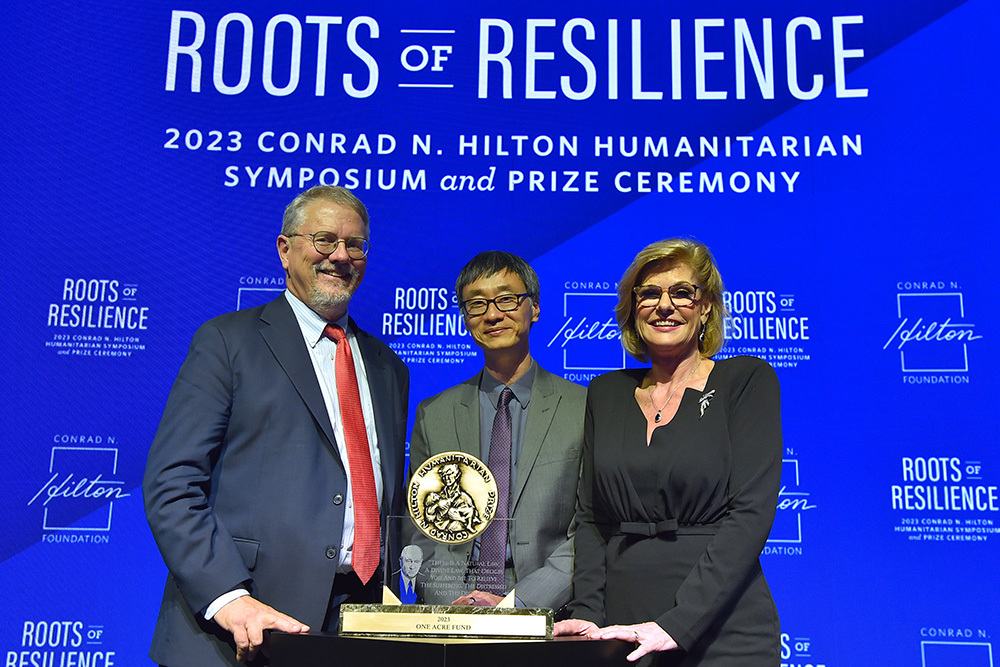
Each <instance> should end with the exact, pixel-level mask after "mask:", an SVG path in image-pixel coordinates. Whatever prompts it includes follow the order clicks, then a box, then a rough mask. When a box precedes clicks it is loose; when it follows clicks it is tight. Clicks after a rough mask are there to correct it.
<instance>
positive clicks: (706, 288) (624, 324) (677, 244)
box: [615, 239, 728, 361]
mask: <svg viewBox="0 0 1000 667" xmlns="http://www.w3.org/2000/svg"><path fill="white" fill-rule="evenodd" d="M659 262H664V263H673V264H684V265H686V266H688V267H690V268H691V271H692V272H693V273H694V275H695V279H696V280H697V281H698V286H699V287H701V290H702V299H706V300H707V301H708V302H709V303H711V304H712V310H711V311H710V312H709V314H708V321H706V322H705V329H704V338H702V339H701V340H699V342H698V351H699V352H700V353H701V355H702V356H703V357H711V356H712V355H714V354H715V353H717V352H718V351H719V350H720V349H722V345H723V344H724V343H725V342H726V337H725V328H724V322H725V319H726V316H727V315H728V313H727V312H726V306H725V304H724V303H723V301H722V293H723V290H724V288H723V286H722V276H721V275H720V274H719V269H718V268H716V266H715V259H714V258H713V257H712V253H711V252H710V251H709V249H708V246H706V245H705V244H704V243H699V242H698V241H694V240H692V239H666V240H664V241H657V242H656V243H651V244H649V245H648V246H646V247H645V248H643V249H642V250H640V251H639V254H638V255H636V256H635V259H633V260H632V263H631V264H630V265H629V267H628V268H627V269H625V275H623V276H622V279H621V281H619V283H618V305H616V306H615V319H616V320H617V321H618V330H619V331H621V335H622V347H624V348H625V351H626V352H628V353H629V354H631V355H632V356H633V357H635V358H636V359H638V360H639V361H649V351H648V350H647V348H646V343H645V342H644V341H643V340H642V338H641V337H640V336H639V333H638V331H636V328H635V297H634V295H633V293H632V288H633V287H635V286H636V284H637V282H638V280H639V276H641V275H642V273H643V272H644V271H645V270H646V269H647V268H648V267H649V266H650V265H651V264H656V263H659Z"/></svg>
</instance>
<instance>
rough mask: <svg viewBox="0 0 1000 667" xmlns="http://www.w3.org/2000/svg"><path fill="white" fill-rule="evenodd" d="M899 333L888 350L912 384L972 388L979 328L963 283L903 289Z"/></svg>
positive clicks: (906, 285) (905, 284) (906, 284)
mask: <svg viewBox="0 0 1000 667" xmlns="http://www.w3.org/2000/svg"><path fill="white" fill-rule="evenodd" d="M897 289H899V290H900V291H899V292H897V293H896V317H897V318H898V321H897V322H896V323H895V325H894V330H893V332H892V333H891V335H890V336H889V337H888V339H887V340H886V342H885V344H884V345H883V346H882V349H883V350H887V351H889V352H894V353H896V354H898V355H899V368H900V371H902V373H903V382H904V383H906V384H966V383H968V382H969V377H968V372H969V351H970V348H972V347H974V346H975V344H976V341H978V340H981V339H982V335H980V334H977V333H976V330H975V327H976V325H975V323H974V322H971V321H969V318H968V315H967V313H966V302H965V296H964V294H963V293H962V291H961V290H960V289H959V288H958V283H955V282H951V283H948V284H946V283H944V282H942V281H938V282H919V283H911V282H901V283H897Z"/></svg>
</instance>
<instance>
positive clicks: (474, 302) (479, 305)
mask: <svg viewBox="0 0 1000 667" xmlns="http://www.w3.org/2000/svg"><path fill="white" fill-rule="evenodd" d="M526 296H528V292H525V293H524V294H501V295H500V296H498V297H496V298H493V299H483V298H480V297H476V298H475V299H469V300H467V301H463V302H462V309H463V310H465V314H466V315H471V316H473V317H475V316H477V315H483V314H485V313H486V311H487V310H489V309H490V304H491V303H492V304H493V305H494V306H496V307H497V310H499V311H500V312H502V313H509V312H510V311H512V310H517V309H518V308H519V307H520V306H521V301H523V300H524V297H526Z"/></svg>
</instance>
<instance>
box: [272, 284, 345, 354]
mask: <svg viewBox="0 0 1000 667" xmlns="http://www.w3.org/2000/svg"><path fill="white" fill-rule="evenodd" d="M285 299H287V300H288V305H290V306H291V307H292V312H293V313H295V319H296V320H297V321H298V323H299V328H300V329H302V336H303V337H304V338H305V340H306V345H308V346H309V347H310V348H314V347H316V345H317V344H319V342H320V341H321V340H323V329H325V328H326V325H327V321H326V320H324V319H323V318H322V317H320V316H319V314H318V313H317V312H316V311H315V310H313V309H312V308H310V307H309V306H307V305H306V304H305V303H304V302H303V301H302V300H301V299H299V298H298V297H297V296H295V295H294V294H292V293H291V292H289V291H288V290H287V289H286V290H285ZM332 324H336V325H337V326H339V327H340V328H341V329H343V330H344V331H346V332H349V322H348V317H347V313H344V316H343V317H341V318H340V319H339V320H336V321H335V322H332Z"/></svg>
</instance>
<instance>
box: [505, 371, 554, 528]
mask: <svg viewBox="0 0 1000 667" xmlns="http://www.w3.org/2000/svg"><path fill="white" fill-rule="evenodd" d="M559 400H560V396H559V394H557V393H555V387H554V385H553V383H552V375H551V374H550V373H548V372H547V371H546V370H545V369H543V368H542V367H541V366H538V368H537V370H536V371H535V381H534V383H533V384H532V386H531V402H530V403H528V422H527V424H526V425H525V427H524V437H523V438H522V440H521V453H520V455H519V456H518V458H517V480H516V482H515V484H514V496H513V497H512V498H511V499H510V512H511V516H514V514H515V513H516V512H517V503H518V501H519V500H520V499H521V492H522V491H524V485H525V484H526V483H527V481H528V476H529V475H530V474H531V469H532V467H534V465H535V459H537V458H538V453H539V452H540V451H541V449H542V443H543V442H544V441H545V438H546V436H547V435H548V432H549V427H550V426H551V425H552V419H553V418H554V417H555V414H556V407H557V406H558V405H559Z"/></svg>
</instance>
